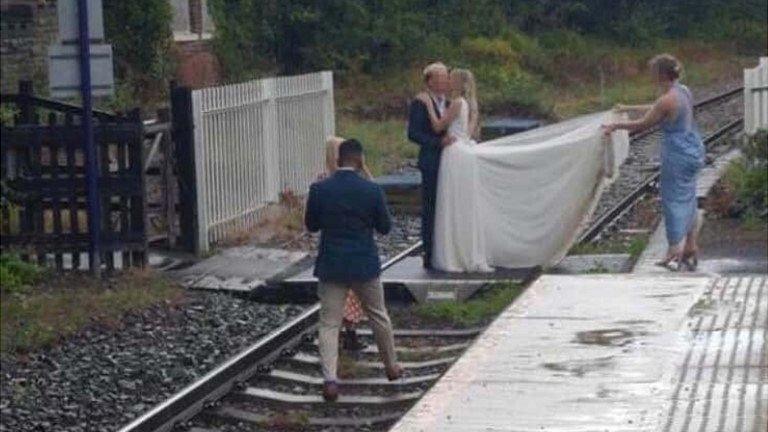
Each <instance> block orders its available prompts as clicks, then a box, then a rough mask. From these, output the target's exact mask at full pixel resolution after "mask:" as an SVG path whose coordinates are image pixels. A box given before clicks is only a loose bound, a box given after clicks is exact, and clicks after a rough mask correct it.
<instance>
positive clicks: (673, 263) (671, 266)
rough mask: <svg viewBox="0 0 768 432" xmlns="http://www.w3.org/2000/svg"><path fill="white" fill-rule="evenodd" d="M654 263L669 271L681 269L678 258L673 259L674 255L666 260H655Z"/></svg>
mask: <svg viewBox="0 0 768 432" xmlns="http://www.w3.org/2000/svg"><path fill="white" fill-rule="evenodd" d="M655 264H656V265H657V266H659V267H663V268H665V269H667V270H669V271H671V272H679V271H681V270H682V267H683V265H682V262H681V260H680V258H678V259H675V258H674V257H672V258H670V259H667V260H663V261H657V262H656V263H655Z"/></svg>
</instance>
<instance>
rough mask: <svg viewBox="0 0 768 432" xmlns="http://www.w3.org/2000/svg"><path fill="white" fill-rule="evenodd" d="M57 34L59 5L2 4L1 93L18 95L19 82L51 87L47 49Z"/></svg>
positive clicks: (26, 0) (36, 0) (37, 1)
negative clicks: (29, 81) (23, 81)
mask: <svg viewBox="0 0 768 432" xmlns="http://www.w3.org/2000/svg"><path fill="white" fill-rule="evenodd" d="M57 33H58V27H57V20H56V2H55V1H45V0H0V90H2V92H3V93H7V92H12V93H15V92H16V90H17V89H18V82H19V80H33V81H34V82H35V83H36V88H37V90H38V91H45V89H47V87H48V46H49V45H50V44H51V43H53V41H54V40H55V39H56V36H57Z"/></svg>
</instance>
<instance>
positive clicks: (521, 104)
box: [209, 0, 768, 118]
mask: <svg viewBox="0 0 768 432" xmlns="http://www.w3.org/2000/svg"><path fill="white" fill-rule="evenodd" d="M209 3H210V9H211V11H212V15H213V19H214V21H215V22H216V24H217V26H216V27H217V33H216V48H217V52H218V55H219V57H220V58H221V60H222V63H223V66H224V70H225V73H226V74H227V77H228V79H230V80H233V81H235V80H242V79H246V78H251V77H254V76H258V75H262V74H274V73H280V74H282V73H286V74H292V73H300V72H307V71H314V70H318V69H332V70H333V71H334V73H335V75H336V77H337V80H339V81H340V86H341V89H340V91H341V95H342V97H341V98H339V102H340V105H341V108H342V109H343V110H344V111H345V112H347V113H353V114H355V115H358V116H360V115H362V116H364V117H366V118H370V116H371V115H373V116H379V115H381V114H382V113H385V114H391V113H397V114H398V115H399V116H402V113H403V111H404V108H405V102H406V100H407V97H408V96H409V95H410V94H411V92H412V91H413V90H414V89H415V88H416V87H418V86H419V73H418V72H419V70H420V67H422V66H423V65H424V64H425V63H426V62H428V61H431V60H434V59H438V58H439V59H442V60H444V61H446V62H448V63H450V64H451V65H454V66H461V67H469V68H470V69H472V70H473V71H475V73H476V75H477V78H478V82H479V83H480V87H479V91H480V97H481V105H482V107H483V109H484V111H485V112H486V113H488V112H499V111H509V110H516V111H523V112H525V111H530V112H535V113H551V112H554V113H555V114H560V112H557V109H556V108H557V107H554V104H553V100H554V96H558V97H562V96H563V91H565V92H566V93H573V94H575V95H576V96H578V95H580V94H582V93H580V92H581V91H582V90H583V91H585V92H586V93H599V92H594V90H595V87H597V86H600V84H601V83H602V86H603V89H602V90H603V91H602V94H601V95H600V98H601V99H602V100H598V101H596V102H598V103H600V105H601V106H610V105H611V104H612V103H614V102H616V101H617V100H625V99H632V100H633V99H634V97H635V96H636V97H638V98H640V97H642V98H647V97H648V96H649V94H648V92H647V91H646V89H643V90H642V91H640V92H638V94H636V95H633V94H630V95H629V96H630V97H629V98H627V91H626V90H627V89H626V88H621V89H617V90H615V91H613V92H612V91H611V87H613V86H614V85H616V83H618V82H619V81H622V82H624V81H625V78H627V77H629V78H631V79H634V78H637V80H639V79H640V78H643V79H644V78H646V77H645V70H646V65H645V62H646V61H647V59H648V58H649V57H650V55H652V54H653V53H656V52H657V51H660V50H669V51H673V52H675V53H676V54H678V55H680V56H681V57H682V58H683V60H684V61H688V60H691V61H692V60H695V62H696V63H707V62H709V59H710V57H711V56H710V55H708V53H709V52H716V51H718V50H720V51H724V52H728V53H731V52H733V51H734V50H736V49H738V50H740V52H743V53H747V54H750V55H752V56H754V54H757V53H763V52H765V50H766V43H765V41H766V36H767V35H768V26H766V19H767V18H768V14H767V13H766V10H768V7H767V5H766V3H767V2H766V1H765V0H759V1H752V0H740V1H736V2H732V1H725V0H702V1H697V2H687V1H686V2H668V1H663V0H648V1H643V2H629V1H620V2H616V1H610V0H570V1H555V0H543V1H536V2H531V1H525V0H446V1H441V2H437V3H435V2H432V1H427V0H416V1H411V0H388V1H383V0H372V1H366V2H359V1H356V0H333V1H327V2H316V1H311V0H287V1H277V0H267V1H262V2H251V1H247V0H211V1H210V2H209ZM681 40H691V41H698V42H697V44H698V45H697V47H696V50H694V52H698V53H701V52H704V53H705V55H703V56H697V58H695V59H694V58H692V57H691V56H688V55H686V54H691V53H687V52H685V51H686V50H687V48H686V47H685V46H680V45H678V44H677V41H681ZM718 44H720V45H722V44H725V45H726V46H725V47H718ZM702 50H703V51H702ZM701 66H702V67H701V69H699V70H698V71H695V72H694V71H691V72H693V73H692V74H690V75H689V77H690V78H695V77H696V75H699V74H701V73H708V72H707V68H706V65H704V64H702V65H701ZM694 69H695V68H694ZM648 88H650V86H648ZM619 95H621V99H617V97H618V96H619ZM625 101H626V100H625ZM566 112H570V111H569V110H566Z"/></svg>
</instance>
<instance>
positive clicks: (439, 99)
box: [429, 92, 446, 117]
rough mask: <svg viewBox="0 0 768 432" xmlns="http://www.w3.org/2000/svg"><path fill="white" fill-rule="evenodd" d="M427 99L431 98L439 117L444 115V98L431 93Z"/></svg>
mask: <svg viewBox="0 0 768 432" xmlns="http://www.w3.org/2000/svg"><path fill="white" fill-rule="evenodd" d="M429 97H431V98H432V100H433V101H434V102H435V105H436V106H437V112H438V114H440V117H442V116H443V114H444V113H445V102H446V100H445V96H438V95H436V94H434V93H432V92H430V93H429Z"/></svg>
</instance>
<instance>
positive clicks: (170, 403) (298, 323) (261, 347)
mask: <svg viewBox="0 0 768 432" xmlns="http://www.w3.org/2000/svg"><path fill="white" fill-rule="evenodd" d="M420 249H421V241H419V242H417V243H415V244H413V245H411V246H409V247H408V248H407V249H405V250H404V251H402V252H400V253H399V254H397V255H395V256H394V257H392V258H391V259H389V260H387V261H386V262H385V263H384V264H382V266H381V270H382V271H384V270H386V269H388V268H390V267H392V266H393V265H395V264H397V263H398V262H400V261H402V260H403V259H405V258H406V257H407V256H409V255H411V254H413V253H416V252H418V251H419V250H420ZM319 319H320V303H315V304H313V305H312V306H310V307H309V308H308V309H306V310H305V311H304V312H303V313H302V314H301V315H299V316H298V317H296V318H294V319H292V320H291V321H289V322H288V323H286V324H284V325H282V326H281V327H279V328H278V329H276V330H274V331H273V332H271V333H270V334H268V335H267V336H265V337H264V338H263V339H261V340H259V341H258V342H256V343H255V344H253V345H251V346H250V347H248V348H246V349H245V350H243V351H241V352H240V353H239V354H237V355H236V356H234V357H232V358H231V359H229V360H227V361H226V362H225V363H224V364H222V365H220V366H219V367H217V368H216V369H214V370H212V371H211V372H209V373H207V374H206V375H205V376H203V377H202V378H200V379H198V380H197V381H195V382H193V383H192V384H190V385H188V386H187V387H185V388H184V389H182V390H181V391H179V392H178V393H176V394H175V395H173V396H171V397H170V398H169V399H167V400H166V401H164V402H162V403H160V404H159V405H157V406H155V407H154V408H152V409H151V410H150V411H148V412H146V413H145V414H143V415H142V416H141V417H139V418H137V419H135V420H133V421H132V422H130V423H129V424H127V425H125V426H123V427H122V428H121V429H119V431H118V432H154V431H158V432H166V431H169V430H171V429H172V428H173V426H174V425H175V424H178V423H181V422H184V421H186V420H188V419H190V418H192V417H193V416H194V415H195V414H197V413H198V412H200V411H201V410H202V409H203V408H205V406H206V404H208V403H210V402H213V401H215V400H217V399H218V398H220V397H222V396H224V395H225V394H226V393H228V392H229V391H230V389H231V388H232V386H233V385H235V384H236V383H238V382H243V381H246V380H248V379H249V378H250V377H251V376H253V375H254V374H255V373H257V372H258V371H259V368H260V367H263V366H265V365H266V364H268V363H270V362H272V361H273V360H275V359H276V358H277V357H278V356H280V354H281V353H282V352H283V351H285V350H286V349H290V348H292V347H293V346H295V345H296V344H298V343H299V342H300V341H301V339H302V337H303V336H304V335H306V334H308V333H309V332H312V331H314V330H315V327H316V326H317V323H318V321H319Z"/></svg>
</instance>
